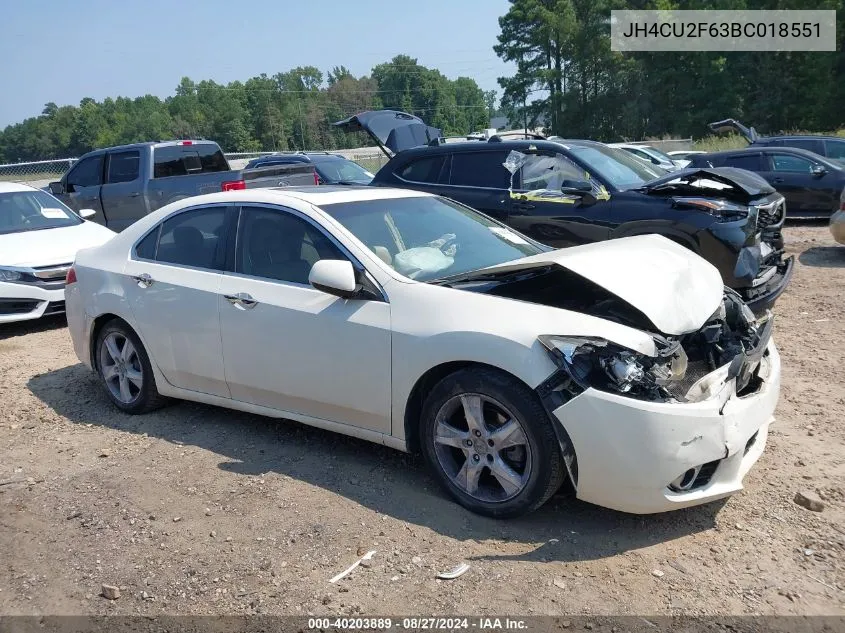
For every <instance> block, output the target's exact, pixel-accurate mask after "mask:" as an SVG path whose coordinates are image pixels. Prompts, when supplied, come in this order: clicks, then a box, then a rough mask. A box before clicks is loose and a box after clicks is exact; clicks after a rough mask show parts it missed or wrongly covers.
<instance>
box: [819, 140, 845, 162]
mask: <svg viewBox="0 0 845 633" xmlns="http://www.w3.org/2000/svg"><path fill="white" fill-rule="evenodd" d="M824 143H825V145H826V146H827V157H828V158H832V159H833V160H845V141H825V142H824Z"/></svg>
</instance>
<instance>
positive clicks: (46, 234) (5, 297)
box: [0, 182, 114, 324]
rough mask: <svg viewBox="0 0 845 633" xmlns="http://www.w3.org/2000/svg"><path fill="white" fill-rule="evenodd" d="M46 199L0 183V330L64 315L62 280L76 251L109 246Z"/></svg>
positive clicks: (103, 233) (100, 233)
mask: <svg viewBox="0 0 845 633" xmlns="http://www.w3.org/2000/svg"><path fill="white" fill-rule="evenodd" d="M93 213H94V211H93V210H91V209H86V210H83V211H82V212H81V215H82V217H80V216H79V215H77V214H76V213H74V212H73V211H71V210H70V209H69V208H67V207H66V206H65V205H64V204H62V203H61V202H59V201H58V200H56V198H54V197H53V196H51V195H50V194H49V193H47V192H45V191H42V190H40V189H34V188H33V187H30V186H28V185H22V184H18V183H14V182H0V324H2V323H10V322H12V321H27V320H30V319H38V318H40V317H42V316H45V315H50V314H58V313H61V312H64V306H65V301H64V299H65V297H64V287H65V275H66V274H67V271H68V269H69V268H70V265H71V263H73V258H74V255H76V251H77V250H78V249H80V248H87V247H89V246H98V245H100V244H102V243H103V242H106V241H108V240H110V239H111V238H112V237H113V236H114V233H113V232H112V231H110V230H109V229H107V228H105V227H103V226H100V225H99V224H95V223H94V222H86V221H85V220H84V219H83V218H86V217H90V216H91V215H93Z"/></svg>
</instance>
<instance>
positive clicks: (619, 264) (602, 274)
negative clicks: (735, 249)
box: [483, 235, 724, 335]
mask: <svg viewBox="0 0 845 633" xmlns="http://www.w3.org/2000/svg"><path fill="white" fill-rule="evenodd" d="M549 264H556V265H558V266H561V267H563V268H566V269H567V270H569V271H571V272H573V273H575V274H577V275H580V276H581V277H584V278H585V279H589V280H590V281H592V282H593V283H595V284H597V285H599V286H601V287H602V288H604V289H605V290H607V291H608V292H611V293H613V294H614V295H616V296H617V297H619V298H620V299H622V300H623V301H626V302H628V303H629V304H631V305H632V306H633V307H634V308H636V309H637V310H639V311H640V312H642V313H643V314H644V315H645V316H646V317H648V319H649V320H650V321H651V322H652V323H653V324H654V325H655V327H657V328H658V329H659V330H660V331H661V332H663V333H664V334H675V335H677V334H684V333H686V332H692V331H695V330H698V329H700V328H701V326H703V325H704V323H705V322H706V321H707V319H708V318H709V317H710V316H711V315H712V314H713V313H714V312H715V311H716V310H717V309H718V307H719V305H720V304H721V302H722V294H723V292H724V285H723V283H722V277H721V275H720V274H719V271H718V270H716V267H715V266H713V265H712V264H710V263H709V262H707V261H706V260H704V259H702V258H701V257H699V256H698V255H696V254H695V253H693V252H692V251H690V250H688V249H686V248H684V247H683V246H681V245H679V244H676V243H675V242H673V241H671V240H669V239H667V238H665V237H662V236H660V235H638V236H635V237H623V238H619V239H615V240H608V241H606V242H597V243H595V244H586V245H584V246H573V247H571V248H562V249H558V250H554V251H549V252H547V253H540V254H539V255H532V256H531V257H525V258H523V259H519V260H515V261H513V262H507V263H504V264H499V265H498V266H491V267H489V268H485V269H483V270H484V271H486V272H492V271H502V272H505V271H516V270H525V269H529V268H535V267H540V266H548V265H549Z"/></svg>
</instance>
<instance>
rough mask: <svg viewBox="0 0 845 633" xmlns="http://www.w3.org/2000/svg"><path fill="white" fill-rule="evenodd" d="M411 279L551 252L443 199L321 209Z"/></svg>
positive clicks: (369, 202) (393, 200) (372, 202)
mask: <svg viewBox="0 0 845 633" xmlns="http://www.w3.org/2000/svg"><path fill="white" fill-rule="evenodd" d="M321 208H322V209H323V210H324V211H325V212H326V213H328V214H329V215H330V216H332V217H333V218H334V219H335V220H337V221H338V222H340V223H341V224H343V226H345V227H346V228H347V229H348V230H349V231H351V232H352V234H353V235H355V237H357V238H358V239H359V240H360V241H361V242H363V243H364V245H366V246H367V248H369V249H370V250H371V251H372V252H373V253H375V255H376V256H377V257H379V258H380V259H381V260H382V261H384V262H385V263H386V264H387V265H389V266H391V267H392V268H393V269H394V270H396V271H397V272H399V273H400V274H402V275H405V276H406V277H410V278H411V279H416V280H417V281H433V280H435V279H439V278H442V277H451V276H454V275H462V274H464V273H467V272H470V271H473V270H477V269H479V268H485V267H487V266H494V265H496V264H502V263H504V262H509V261H513V260H515V259H521V258H523V257H526V256H528V255H536V254H537V253H542V252H544V251H546V250H548V249H546V248H545V247H543V246H541V245H539V244H537V243H536V242H533V241H531V240H529V239H528V238H526V237H524V236H522V235H520V234H519V233H516V232H515V231H513V230H512V229H509V228H507V227H506V226H504V225H502V224H499V223H498V222H495V221H493V220H491V219H490V218H487V217H485V216H483V215H481V214H480V213H477V212H476V211H473V210H472V209H470V208H468V207H464V206H461V205H459V204H457V203H453V202H451V201H448V200H445V199H443V198H437V197H428V196H426V197H419V198H417V197H414V198H391V199H387V200H366V201H362V202H343V203H337V204H327V205H323V206H322V207H321Z"/></svg>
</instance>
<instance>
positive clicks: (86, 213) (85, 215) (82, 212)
mask: <svg viewBox="0 0 845 633" xmlns="http://www.w3.org/2000/svg"><path fill="white" fill-rule="evenodd" d="M79 215H80V216H82V217H83V218H90V217H91V216H93V215H97V212H96V211H95V210H94V209H80V210H79Z"/></svg>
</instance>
